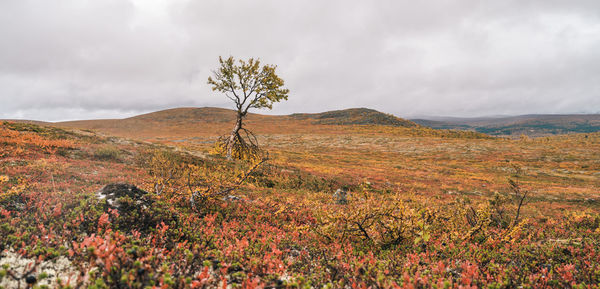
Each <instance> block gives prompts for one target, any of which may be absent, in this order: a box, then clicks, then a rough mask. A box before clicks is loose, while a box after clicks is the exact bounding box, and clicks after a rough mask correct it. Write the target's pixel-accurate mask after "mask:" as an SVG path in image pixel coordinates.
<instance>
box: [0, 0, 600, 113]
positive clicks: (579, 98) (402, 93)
mask: <svg viewBox="0 0 600 289" xmlns="http://www.w3.org/2000/svg"><path fill="white" fill-rule="evenodd" d="M220 55H221V56H225V57H226V56H229V55H232V56H234V57H236V58H248V57H258V58H260V59H261V60H262V62H263V63H268V64H275V65H277V66H278V69H277V71H278V73H279V75H280V76H281V77H282V78H283V79H284V80H285V81H286V86H287V87H288V88H289V89H290V91H291V92H290V96H289V100H288V101H287V102H283V103H280V104H277V105H275V106H274V109H273V110H272V111H255V112H259V113H272V114H287V113H293V112H321V111H326V110H333V109H342V108H349V107H369V108H374V109H377V110H380V111H384V112H387V113H393V114H395V115H398V116H401V117H415V116H423V115H444V116H483V115H516V114H529V113H600V1H597V0H587V1H584V0H581V1H579V0H570V1H564V0H503V1H496V0H487V1H481V0H462V1H450V0H441V1H440V0H425V1H403V0H402V1H398V0H387V1H385V0H382V1H349V0H340V1H304V0H297V1H294V0H286V1H278V0H273V1H260V0H259V1H255V0H252V1H251V0H238V1H224V0H206V1H185V0H132V1H126V0H97V1H94V0H87V1H82V0H61V1H48V0H4V1H0V118H25V119H38V120H68V119H90V118H118V117H127V116H132V115H135V114H138V113H143V112H149V111H155V110H159V109H165V108H173V107H181V106H218V107H225V108H228V107H232V105H231V103H229V101H228V100H227V99H226V98H225V97H224V96H223V95H220V94H218V93H215V92H212V91H211V90H210V87H209V86H208V84H207V83H206V80H207V78H208V76H209V75H211V71H212V70H214V69H215V68H217V66H218V57H219V56H220Z"/></svg>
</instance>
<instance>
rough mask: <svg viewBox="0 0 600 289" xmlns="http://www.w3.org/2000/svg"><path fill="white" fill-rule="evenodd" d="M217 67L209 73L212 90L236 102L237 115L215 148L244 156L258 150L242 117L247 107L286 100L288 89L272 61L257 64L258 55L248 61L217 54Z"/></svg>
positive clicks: (228, 156) (234, 156)
mask: <svg viewBox="0 0 600 289" xmlns="http://www.w3.org/2000/svg"><path fill="white" fill-rule="evenodd" d="M219 63H220V65H221V66H220V67H219V69H218V70H216V71H213V74H214V75H213V76H212V77H208V84H210V85H212V89H213V91H220V92H223V93H224V94H225V96H227V98H229V99H230V100H231V101H233V102H234V103H235V107H236V109H237V119H236V122H235V126H234V127H233V130H232V131H231V134H230V135H228V136H224V137H221V138H220V139H219V141H218V142H217V148H218V149H220V150H221V151H222V152H225V151H226V152H227V159H229V160H230V159H232V158H238V159H243V158H246V157H248V156H253V155H256V153H258V151H259V148H258V143H257V141H256V138H255V137H254V136H253V134H252V132H250V131H249V130H247V129H245V128H244V127H243V124H242V121H243V119H244V117H246V114H248V110H249V109H250V108H259V109H260V108H268V109H271V108H273V103H274V102H279V101H281V100H287V98H288V93H289V90H288V89H285V88H283V84H284V83H283V79H281V78H279V76H277V74H275V68H276V66H274V65H263V66H261V65H260V60H259V59H254V58H250V59H249V60H248V61H244V60H238V61H237V63H236V61H235V59H234V58H233V57H231V56H230V57H229V58H227V59H223V58H222V57H219Z"/></svg>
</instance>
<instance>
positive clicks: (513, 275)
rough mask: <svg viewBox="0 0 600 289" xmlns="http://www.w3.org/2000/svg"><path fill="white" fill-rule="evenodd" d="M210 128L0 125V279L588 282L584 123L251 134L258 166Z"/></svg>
mask: <svg viewBox="0 0 600 289" xmlns="http://www.w3.org/2000/svg"><path fill="white" fill-rule="evenodd" d="M258 132H261V130H260V128H259V129H258ZM217 136H218V134H214V135H209V134H207V135H187V136H186V137H185V138H182V137H181V135H160V136H158V135H156V136H153V137H148V138H146V140H147V141H148V140H150V141H151V142H147V141H146V142H142V141H136V140H128V139H123V138H117V137H105V136H100V135H98V134H96V133H92V132H89V131H73V130H70V129H69V130H65V129H59V128H53V127H49V126H37V125H31V124H21V123H12V122H5V123H3V124H1V125H0V148H1V150H0V246H1V247H0V249H1V250H2V258H1V259H0V264H1V271H0V278H1V280H0V286H3V287H4V288H27V287H34V288H45V287H46V288H217V287H218V288H323V287H325V288H430V287H433V288H518V287H522V288H547V287H556V288H564V287H574V288H598V287H599V286H600V266H599V264H600V243H599V241H598V240H600V213H599V212H600V209H599V203H598V202H599V201H598V200H599V197H600V196H599V192H598V188H599V187H600V181H599V178H600V146H599V145H598V144H599V143H600V135H599V134H578V135H569V136H557V137H550V138H535V139H527V138H523V139H520V140H510V139H497V138H489V137H486V136H485V135H480V134H474V133H466V132H465V133H459V132H451V131H447V132H444V131H441V132H440V131H433V130H427V129H419V128H393V127H386V126H345V127H342V126H337V127H336V126H322V127H319V129H317V130H315V133H311V134H309V133H300V132H298V131H294V130H289V131H288V133H281V132H279V133H264V131H263V132H262V133H260V134H259V136H258V140H259V142H260V143H261V144H264V148H266V149H267V150H269V152H270V154H269V155H270V161H269V162H268V163H257V162H244V161H227V160H226V159H225V158H222V157H219V156H213V155H211V154H210V151H211V146H212V144H211V142H210V140H214V139H215V138H216V137H217ZM181 140H183V141H181ZM115 183H121V184H129V185H132V186H135V187H136V188H137V189H136V191H138V189H139V192H140V193H139V195H124V196H121V197H119V198H117V199H115V200H114V202H109V201H108V200H107V199H103V198H99V197H98V195H99V193H98V192H99V191H102V188H103V187H105V186H106V185H108V184H115ZM337 189H342V190H345V191H347V192H348V195H347V198H346V200H345V201H344V202H339V201H338V200H337V199H336V198H334V197H333V193H334V191H336V190H337Z"/></svg>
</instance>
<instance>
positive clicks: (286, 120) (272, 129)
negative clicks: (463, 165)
mask: <svg viewBox="0 0 600 289" xmlns="http://www.w3.org/2000/svg"><path fill="white" fill-rule="evenodd" d="M235 117H236V115H235V111H233V110H230V109H223V108H214V107H203V108H190V107H186V108H174V109H167V110H162V111H157V112H152V113H147V114H142V115H138V116H134V117H130V118H125V119H100V120H81V121H68V122H60V123H57V125H58V126H61V127H68V128H78V129H91V130H95V131H99V132H103V133H106V134H110V135H117V136H127V137H133V138H142V139H145V138H153V137H157V136H160V137H164V136H190V135H194V136H218V135H221V134H224V133H226V132H228V131H230V130H231V128H232V125H233V122H234V121H235ZM244 125H245V126H246V127H249V128H251V129H252V131H254V132H255V133H258V134H290V133H318V132H327V133H329V132H331V131H334V132H338V133H340V132H339V131H340V130H344V129H345V130H351V129H353V128H352V127H353V126H354V125H378V126H386V127H397V128H414V129H419V126H418V125H417V124H415V123H413V122H411V121H408V120H405V119H401V118H398V117H395V116H393V115H388V114H385V113H381V112H378V111H375V110H371V109H363V108H360V109H347V110H339V111H330V112H324V113H317V114H293V115H263V114H256V113H249V114H248V115H247V117H246V119H245V120H244ZM334 126H335V127H337V128H335V129H332V127H334ZM339 126H344V127H343V128H340V127H339Z"/></svg>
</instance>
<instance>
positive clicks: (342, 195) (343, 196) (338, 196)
mask: <svg viewBox="0 0 600 289" xmlns="http://www.w3.org/2000/svg"><path fill="white" fill-rule="evenodd" d="M333 199H334V201H335V203H336V204H338V205H345V204H347V203H348V192H346V191H345V190H342V189H337V191H335V193H333Z"/></svg>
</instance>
